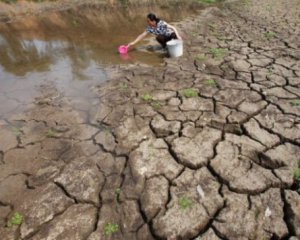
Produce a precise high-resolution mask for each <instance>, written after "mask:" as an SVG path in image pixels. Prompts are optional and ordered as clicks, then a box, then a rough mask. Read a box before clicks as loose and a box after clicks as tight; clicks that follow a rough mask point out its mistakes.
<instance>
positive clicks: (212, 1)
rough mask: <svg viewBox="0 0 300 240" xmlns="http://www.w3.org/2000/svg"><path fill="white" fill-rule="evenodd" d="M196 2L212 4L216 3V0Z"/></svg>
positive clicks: (199, 0)
mask: <svg viewBox="0 0 300 240" xmlns="http://www.w3.org/2000/svg"><path fill="white" fill-rule="evenodd" d="M198 2H201V3H206V4H212V3H216V2H218V1H217V0H198Z"/></svg>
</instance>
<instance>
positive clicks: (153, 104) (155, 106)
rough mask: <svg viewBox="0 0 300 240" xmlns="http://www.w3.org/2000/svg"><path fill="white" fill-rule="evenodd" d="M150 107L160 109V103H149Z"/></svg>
mask: <svg viewBox="0 0 300 240" xmlns="http://www.w3.org/2000/svg"><path fill="white" fill-rule="evenodd" d="M151 106H152V107H154V108H161V106H162V105H161V103H160V102H158V101H153V102H152V103H151Z"/></svg>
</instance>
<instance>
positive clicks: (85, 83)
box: [0, 4, 196, 119]
mask: <svg viewBox="0 0 300 240" xmlns="http://www.w3.org/2000/svg"><path fill="white" fill-rule="evenodd" d="M149 12H154V13H156V14H157V16H159V17H161V18H162V19H164V20H166V21H168V22H176V21H180V20H182V19H184V18H185V17H187V16H191V15H192V14H194V13H195V12H196V10H195V8H193V7H192V6H187V5H184V6H183V5H178V4H175V5H173V6H160V7H158V6H156V7H151V6H146V7H145V6H144V7H138V8H130V9H129V8H123V9H117V8H115V9H114V8H113V7H107V8H105V7H104V8H103V6H102V7H97V5H96V6H81V7H77V8H72V9H69V10H64V11H57V12H51V13H47V14H42V15H39V16H30V17H24V18H22V19H20V20H18V21H14V22H11V23H1V24H0V56H1V57H0V100H1V103H2V104H1V108H0V118H1V119H6V118H8V117H9V116H11V115H12V114H16V113H19V112H22V111H24V110H25V109H26V108H27V107H29V106H30V103H32V102H33V100H34V98H35V97H36V96H38V95H39V94H40V88H41V86H44V85H48V84H52V85H54V86H55V88H56V89H57V90H58V91H59V92H61V93H62V94H63V95H64V96H65V97H67V98H68V100H69V101H70V103H71V104H73V106H76V107H77V108H79V110H81V111H88V110H89V109H88V108H89V107H91V106H92V105H93V104H97V101H96V100H95V99H96V98H95V96H94V95H93V94H92V93H91V90H90V88H91V86H94V85H97V84H99V83H102V82H103V81H106V80H107V78H108V76H107V69H108V68H109V67H111V66H114V65H118V64H138V63H143V64H148V65H153V66H154V67H155V66H158V65H160V64H162V63H163V58H164V57H165V53H162V52H159V51H150V50H147V48H146V47H145V46H146V45H149V43H147V42H146V41H147V40H146V41H144V42H142V43H140V44H138V45H137V46H136V47H134V48H133V49H132V50H131V51H130V53H129V55H128V56H127V57H125V58H124V57H122V56H120V55H119V54H118V53H117V47H118V46H119V45H121V44H126V43H128V42H130V41H133V40H134V39H135V37H136V36H137V35H138V34H140V33H142V32H143V31H144V28H145V25H146V17H145V16H146V15H147V13H149ZM152 39H153V37H152ZM152 44H153V43H152ZM155 44H156V43H155Z"/></svg>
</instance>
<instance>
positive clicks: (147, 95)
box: [142, 93, 153, 102]
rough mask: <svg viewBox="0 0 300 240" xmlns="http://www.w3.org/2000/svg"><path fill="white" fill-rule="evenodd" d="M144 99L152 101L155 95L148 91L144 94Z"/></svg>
mask: <svg viewBox="0 0 300 240" xmlns="http://www.w3.org/2000/svg"><path fill="white" fill-rule="evenodd" d="M142 99H143V100H144V101H146V102H150V101H152V100H153V97H152V96H151V95H150V94H149V93H146V94H144V95H143V96H142Z"/></svg>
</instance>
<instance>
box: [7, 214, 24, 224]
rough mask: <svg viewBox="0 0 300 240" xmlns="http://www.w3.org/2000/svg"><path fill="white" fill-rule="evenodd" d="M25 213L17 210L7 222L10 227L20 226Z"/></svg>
mask: <svg viewBox="0 0 300 240" xmlns="http://www.w3.org/2000/svg"><path fill="white" fill-rule="evenodd" d="M23 219H24V217H23V215H22V214H21V213H18V212H16V213H15V214H14V215H13V216H12V217H11V218H10V219H9V220H8V222H7V226H8V227H12V226H19V225H21V224H22V222H23Z"/></svg>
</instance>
